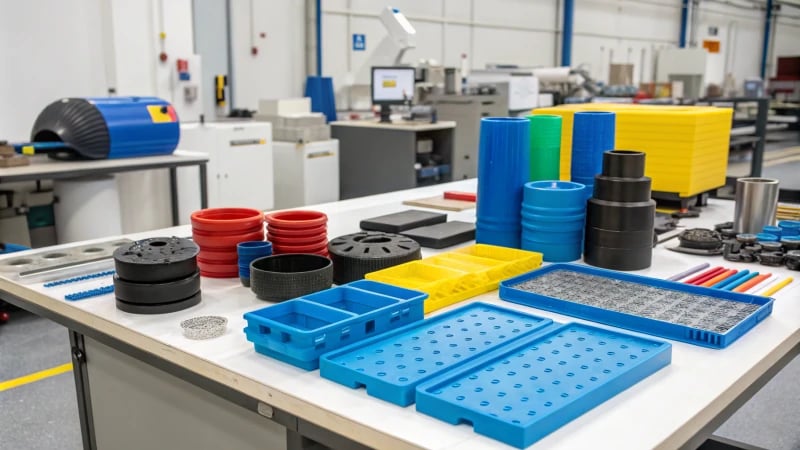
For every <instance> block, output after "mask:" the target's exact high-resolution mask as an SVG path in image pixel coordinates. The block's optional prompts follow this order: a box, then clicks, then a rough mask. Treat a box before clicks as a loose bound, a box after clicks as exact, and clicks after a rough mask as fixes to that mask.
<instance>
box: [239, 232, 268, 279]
mask: <svg viewBox="0 0 800 450" xmlns="http://www.w3.org/2000/svg"><path fill="white" fill-rule="evenodd" d="M236 253H237V254H238V255H239V277H240V278H247V279H249V278H250V263H251V262H253V261H254V260H256V259H258V258H263V257H265V256H270V255H272V243H271V242H269V241H247V242H240V243H238V244H236Z"/></svg>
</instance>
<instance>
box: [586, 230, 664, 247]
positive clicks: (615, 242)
mask: <svg viewBox="0 0 800 450" xmlns="http://www.w3.org/2000/svg"><path fill="white" fill-rule="evenodd" d="M586 245H596V246H599V247H610V248H642V247H652V246H653V230H643V231H613V230H603V229H600V228H595V227H588V228H586Z"/></svg>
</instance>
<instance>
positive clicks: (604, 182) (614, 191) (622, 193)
mask: <svg viewBox="0 0 800 450" xmlns="http://www.w3.org/2000/svg"><path fill="white" fill-rule="evenodd" d="M650 185H651V181H650V178H648V177H642V178H613V177H607V176H604V175H598V176H596V177H594V193H593V196H594V198H596V199H599V200H607V201H611V202H646V201H648V200H650Z"/></svg>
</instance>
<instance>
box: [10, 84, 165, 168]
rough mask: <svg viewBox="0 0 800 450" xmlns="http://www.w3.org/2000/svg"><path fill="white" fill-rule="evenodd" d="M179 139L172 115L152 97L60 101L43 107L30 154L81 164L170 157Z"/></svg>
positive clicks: (30, 147)
mask: <svg viewBox="0 0 800 450" xmlns="http://www.w3.org/2000/svg"><path fill="white" fill-rule="evenodd" d="M179 139H180V124H179V122H178V116H177V114H176V113H175V109H174V108H173V107H172V105H170V104H169V103H168V102H166V101H164V100H162V99H160V98H156V97H107V98H101V97H91V98H63V99H61V100H58V101H55V102H53V103H51V104H50V105H48V106H47V107H45V109H44V110H43V111H42V112H41V113H40V114H39V117H37V118H36V122H35V123H34V125H33V129H32V130H31V140H32V141H33V142H31V143H30V144H27V145H26V146H25V147H24V148H27V149H30V152H36V151H37V150H39V149H43V150H44V151H47V152H49V150H51V149H53V150H54V151H57V152H59V153H61V154H62V156H63V154H67V155H69V156H72V157H76V158H82V159H106V158H132V157H137V156H155V155H169V154H171V153H172V152H174V151H175V148H177V146H178V140H179Z"/></svg>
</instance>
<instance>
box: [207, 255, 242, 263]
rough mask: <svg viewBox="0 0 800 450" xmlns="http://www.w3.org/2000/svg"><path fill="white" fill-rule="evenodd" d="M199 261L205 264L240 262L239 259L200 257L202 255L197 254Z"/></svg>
mask: <svg viewBox="0 0 800 450" xmlns="http://www.w3.org/2000/svg"><path fill="white" fill-rule="evenodd" d="M197 262H199V263H203V264H224V265H230V264H239V260H238V259H232V260H231V259H210V258H202V257H200V255H197Z"/></svg>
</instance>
